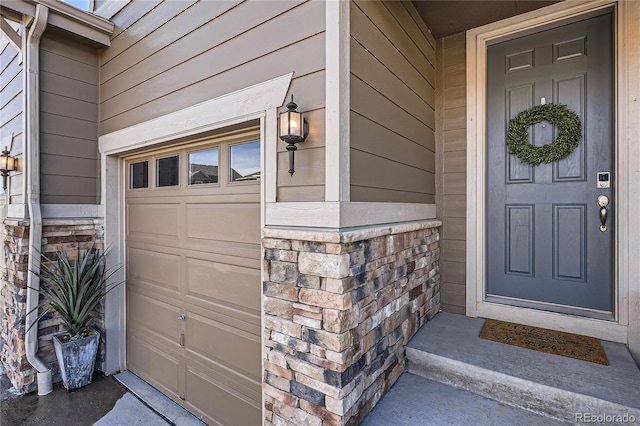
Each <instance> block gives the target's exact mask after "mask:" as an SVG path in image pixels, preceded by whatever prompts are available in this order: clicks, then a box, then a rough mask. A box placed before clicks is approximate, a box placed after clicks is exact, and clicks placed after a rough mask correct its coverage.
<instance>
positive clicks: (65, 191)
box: [40, 33, 99, 204]
mask: <svg viewBox="0 0 640 426" xmlns="http://www.w3.org/2000/svg"><path fill="white" fill-rule="evenodd" d="M41 47H42V50H41V52H40V68H41V73H40V92H41V93H40V139H41V151H42V155H41V157H40V167H41V170H40V172H41V173H40V184H41V195H42V202H43V203H50V204H95V203H97V202H98V198H99V196H98V187H99V182H98V169H99V163H98V161H97V158H98V82H99V78H98V76H99V72H98V54H97V51H96V50H95V49H93V48H90V47H87V46H85V45H83V44H80V43H78V42H76V41H73V40H70V39H67V38H63V37H61V36H58V35H53V34H46V33H45V37H43V39H42V44H41Z"/></svg>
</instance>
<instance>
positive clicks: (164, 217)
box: [127, 204, 180, 237]
mask: <svg viewBox="0 0 640 426" xmlns="http://www.w3.org/2000/svg"><path fill="white" fill-rule="evenodd" d="M179 218H180V205H179V204H129V205H128V208H127V224H128V225H127V235H131V236H134V235H136V234H152V235H157V236H166V237H178V232H179V226H180V223H179Z"/></svg>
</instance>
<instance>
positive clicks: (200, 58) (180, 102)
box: [101, 2, 324, 131]
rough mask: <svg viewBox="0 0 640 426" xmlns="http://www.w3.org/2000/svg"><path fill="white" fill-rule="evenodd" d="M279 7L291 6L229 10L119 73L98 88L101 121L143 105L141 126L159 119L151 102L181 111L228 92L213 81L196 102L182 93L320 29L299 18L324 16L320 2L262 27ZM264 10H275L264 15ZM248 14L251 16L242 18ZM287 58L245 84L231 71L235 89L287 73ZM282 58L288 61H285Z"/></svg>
mask: <svg viewBox="0 0 640 426" xmlns="http://www.w3.org/2000/svg"><path fill="white" fill-rule="evenodd" d="M243 5H244V4H243ZM283 5H287V6H289V7H290V6H291V4H290V3H286V2H265V4H264V5H262V4H261V5H260V7H257V6H258V4H255V3H253V2H250V3H249V2H248V3H246V7H245V9H246V10H244V12H245V13H242V12H243V10H240V7H238V8H234V9H233V10H231V11H230V12H229V13H227V14H224V15H222V16H221V17H220V18H219V19H223V18H224V22H218V21H219V20H214V21H212V22H211V23H210V24H209V25H207V26H205V27H202V31H198V32H193V33H192V34H189V35H188V36H186V37H183V38H180V39H179V40H177V41H176V42H175V43H172V44H171V45H169V46H167V47H166V48H165V49H162V50H161V51H159V52H158V53H157V54H155V55H152V56H151V57H149V58H147V59H146V60H144V61H141V62H139V63H138V64H136V65H134V66H132V67H130V68H128V69H127V70H126V71H124V72H122V73H120V74H118V76H117V77H115V78H112V79H111V80H109V81H105V82H103V83H102V86H101V99H102V107H101V111H102V117H103V120H105V121H106V120H109V119H110V118H112V117H115V116H117V115H119V114H127V113H129V114H131V110H133V109H134V108H136V107H139V106H141V105H145V108H144V110H142V111H140V116H139V117H137V118H138V119H140V120H141V121H145V120H148V119H150V118H153V116H154V115H159V114H157V113H155V112H154V111H155V110H154V106H155V105H154V104H155V103H164V104H166V103H169V104H173V105H174V108H175V109H181V108H180V106H182V107H186V106H190V105H192V104H193V103H198V102H202V101H204V100H207V99H211V98H213V97H216V96H219V95H222V94H224V93H227V92H229V91H231V90H233V88H230V87H228V86H226V85H221V84H219V83H217V82H216V83H214V84H209V85H208V86H207V87H206V89H207V90H204V91H203V90H201V89H202V88H199V91H198V92H199V99H198V98H195V99H189V101H188V103H187V102H185V101H184V96H182V93H181V92H182V91H183V90H184V89H185V88H186V87H188V86H190V85H193V84H195V83H199V82H203V81H205V80H209V81H211V82H213V81H215V77H216V76H217V75H218V74H222V73H224V72H225V71H228V70H231V69H233V68H235V67H239V66H242V65H243V64H245V63H248V62H251V61H253V60H255V59H256V58H259V57H261V56H264V55H269V54H273V53H275V52H277V51H279V50H281V49H283V48H285V47H286V46H288V45H289V44H292V42H294V41H299V40H304V39H306V38H308V37H311V36H313V35H316V34H318V33H320V32H322V31H323V30H324V21H323V20H318V19H313V20H311V19H303V18H304V17H305V16H307V17H309V16H314V15H315V16H318V15H320V14H323V12H324V3H322V2H309V3H305V4H303V5H300V6H298V7H295V8H293V9H292V10H290V11H289V12H288V13H285V14H282V15H280V16H275V17H274V18H273V19H270V20H268V21H266V22H262V23H261V20H262V19H265V18H268V17H269V16H270V15H271V14H273V15H277V14H279V13H282V12H283V10H282V9H283ZM267 6H268V7H269V8H273V9H275V10H273V11H272V12H271V13H269V9H267ZM158 9H159V10H160V9H161V8H158ZM249 12H251V13H250V14H248V15H247V13H249ZM282 28H287V32H288V33H292V34H294V35H295V37H296V38H297V39H298V40H296V39H295V38H294V39H292V38H291V37H283V36H282V32H281V31H282ZM198 35H200V36H199V37H198ZM176 36H177V37H178V35H176ZM141 43H142V41H141ZM298 53H299V54H303V53H302V52H298ZM311 53H312V52H307V53H306V55H308V56H320V55H317V51H316V52H313V53H314V55H311ZM292 57H296V56H289V55H286V56H284V55H283V57H282V58H280V59H281V60H280V61H278V63H279V64H281V65H280V66H279V67H276V69H269V68H265V67H264V65H263V66H262V69H261V72H252V73H251V75H249V76H246V77H249V80H246V81H239V78H238V77H239V73H236V72H233V73H232V74H233V76H234V81H236V84H235V86H236V88H241V87H247V86H249V85H251V84H255V83H258V82H261V81H264V80H267V79H269V78H273V77H277V76H279V75H282V74H284V73H286V72H287V70H288V71H290V69H291V65H290V63H289V64H287V62H291V58H292ZM285 58H287V59H288V61H285V60H284V59H285ZM298 58H300V56H298ZM322 59H324V55H322ZM298 60H299V59H298ZM283 62H284V63H283ZM301 62H304V61H301ZM274 65H275V64H274ZM278 68H279V69H278ZM316 70H317V69H315V70H308V71H307V72H309V71H316ZM254 71H259V70H254ZM170 95H172V96H170ZM136 112H138V111H137V110H136ZM105 130H107V129H105ZM109 131H111V130H109Z"/></svg>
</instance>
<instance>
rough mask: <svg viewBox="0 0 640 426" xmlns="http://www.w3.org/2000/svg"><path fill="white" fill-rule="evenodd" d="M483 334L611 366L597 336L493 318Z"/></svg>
mask: <svg viewBox="0 0 640 426" xmlns="http://www.w3.org/2000/svg"><path fill="white" fill-rule="evenodd" d="M480 337H481V338H483V339H486V340H493V341H494V342H500V343H506V344H508V345H513V346H519V347H521V348H527V349H533V350H536V351H540V352H545V353H548V354H554V355H561V356H566V357H569V358H575V359H580V360H583V361H589V362H593V363H596V364H602V365H609V361H608V360H607V355H606V354H605V353H604V349H603V348H602V345H601V344H600V341H599V340H598V339H596V338H593V337H587V336H580V335H578V334H571V333H563V332H561V331H555V330H549V329H546V328H539V327H531V326H528V325H522V324H515V323H512V322H504V321H496V320H492V319H488V320H486V321H485V323H484V326H482V330H480Z"/></svg>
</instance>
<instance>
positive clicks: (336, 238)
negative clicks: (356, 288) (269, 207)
mask: <svg viewBox="0 0 640 426" xmlns="http://www.w3.org/2000/svg"><path fill="white" fill-rule="evenodd" d="M440 226H442V222H441V221H440V220H438V219H429V220H420V221H415V222H401V223H387V224H383V225H371V226H363V227H356V228H346V229H322V228H284V227H275V226H268V227H265V228H263V229H262V237H263V238H277V239H281V240H298V241H313V242H319V243H354V242H357V241H362V240H368V239H371V238H376V237H382V236H385V235H393V234H403V233H405V232H412V231H420V230H422V229H429V228H438V227H440Z"/></svg>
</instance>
